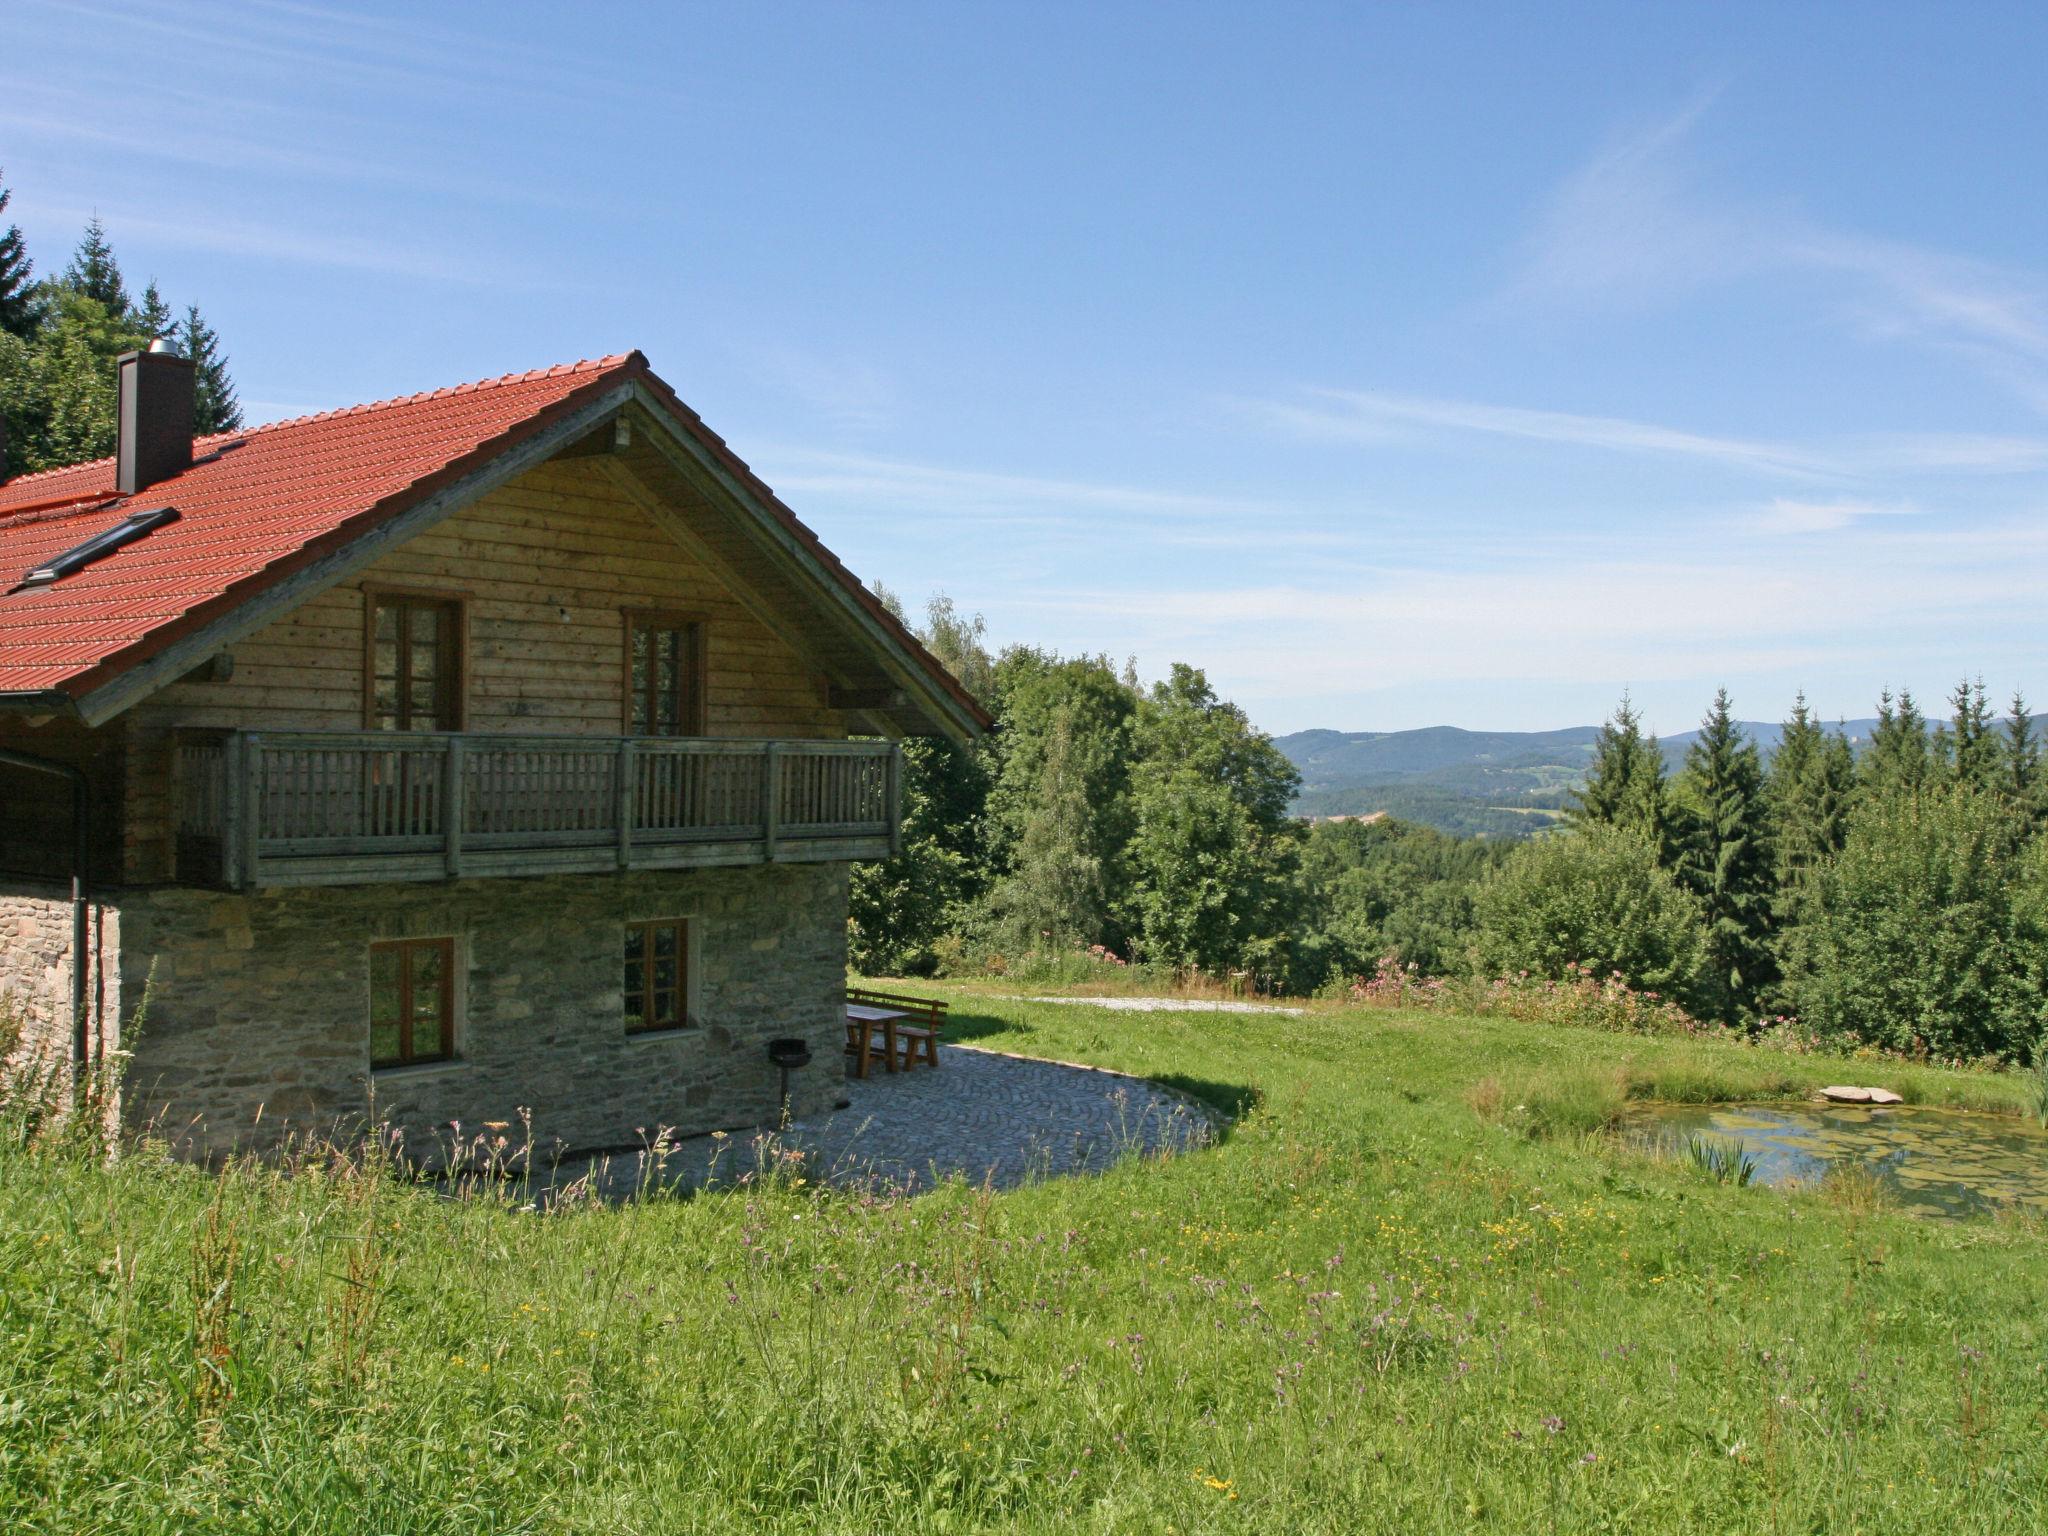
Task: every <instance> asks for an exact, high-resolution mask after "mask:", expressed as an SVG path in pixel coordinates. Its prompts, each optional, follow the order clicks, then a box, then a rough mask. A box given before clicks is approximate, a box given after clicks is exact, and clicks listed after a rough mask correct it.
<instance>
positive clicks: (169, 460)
mask: <svg viewBox="0 0 2048 1536" xmlns="http://www.w3.org/2000/svg"><path fill="white" fill-rule="evenodd" d="M115 363H116V366H117V367H118V368H119V370H120V381H121V390H120V406H119V416H118V419H117V423H116V428H115V438H114V489H115V490H117V491H119V492H120V493H121V494H122V495H123V496H137V495H140V494H141V493H142V492H144V491H146V490H148V489H149V488H150V487H151V486H152V485H155V484H156V483H157V482H158V481H159V480H168V479H170V478H171V476H173V475H175V474H178V473H180V472H181V471H183V470H186V469H189V468H191V466H192V386H193V376H192V364H191V363H190V362H189V361H187V360H186V359H185V358H182V357H180V356H178V349H177V348H176V347H174V346H172V345H171V344H170V343H169V342H168V341H162V340H159V341H156V342H154V343H152V344H151V346H150V349H149V350H148V351H147V352H123V353H122V354H121V355H120V357H119V358H117V359H116V360H115Z"/></svg>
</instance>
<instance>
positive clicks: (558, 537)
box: [119, 459, 845, 880]
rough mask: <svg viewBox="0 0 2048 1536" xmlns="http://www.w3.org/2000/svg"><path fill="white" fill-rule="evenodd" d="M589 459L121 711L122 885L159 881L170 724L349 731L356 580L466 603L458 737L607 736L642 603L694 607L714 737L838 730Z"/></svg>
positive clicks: (698, 513) (727, 598) (558, 468)
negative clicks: (442, 593) (457, 594)
mask: <svg viewBox="0 0 2048 1536" xmlns="http://www.w3.org/2000/svg"><path fill="white" fill-rule="evenodd" d="M602 462H603V461H601V460H587V459H586V460H576V459H569V460H561V461H557V462H554V463H550V464H543V465H541V466H539V467H537V468H535V469H533V470H530V471H528V472H527V473H526V474H525V475H522V476H521V477H520V478H519V479H517V480H515V481H513V482H512V483H511V484H509V485H507V486H504V487H502V488H500V489H499V490H497V491H495V492H493V493H491V494H490V495H488V496H486V497H485V498H484V499H483V500H481V501H479V502H478V503H476V504H475V505H474V506H471V507H467V508H464V509H463V510H462V511H460V512H457V513H454V514H453V515H451V516H450V517H448V518H447V519H446V520H444V521H443V522H441V523H440V524H438V525H437V526H435V527H433V528H431V529H428V530H427V531H425V532H423V533H421V534H418V535H416V536H415V537H414V538H412V539H410V540H408V541H407V542H406V543H405V544H403V545H401V546H399V547H398V548H397V549H394V550H392V551H390V552H389V553H388V554H386V555H385V556H384V557H383V558H381V559H379V560H378V561H376V562H375V563H374V564H372V565H371V566H368V567H366V568H365V569H364V570H363V571H362V572H361V573H360V574H359V575H358V576H356V577H354V578H351V580H349V581H348V582H347V583H345V584H344V585H342V586H339V587H335V588H332V589H330V590H328V591H326V592H323V593H321V594H319V595H318V596H315V597H313V598H311V599H310V600H308V601H307V602H306V603H304V604H302V605H301V606H300V607H299V608H297V609H295V610H293V611H292V612H291V613H289V614H287V615H285V616H284V617H283V618H280V619H278V620H277V621H276V622H274V623H272V624H270V625H268V626H266V627H265V628H264V629H262V630H259V631H258V632H257V633H256V634H254V635H252V636H250V637H249V638H248V639H246V640H244V641H242V642H241V643H240V644H238V645H236V646H235V647H234V657H235V670H234V676H233V677H232V678H231V679H230V680H228V681H227V682H221V683H202V682H180V683H174V684H172V685H171V686H170V687H168V688H165V689H164V690H162V691H161V692H160V693H158V694H156V695H154V696H153V697H151V698H149V699H147V700H145V701H144V702H143V703H141V704H139V705H137V706H136V707H135V708H134V709H133V710H131V711H130V712H129V713H128V715H127V716H126V717H124V721H123V722H122V724H121V725H120V727H119V729H120V730H121V731H122V733H123V735H124V737H125V742H126V747H127V760H128V766H129V772H128V775H127V801H126V804H127V821H128V835H127V839H126V859H125V864H126V873H127V877H128V878H129V879H132V880H155V879H163V878H167V877H168V876H169V874H170V873H171V868H170V855H171V841H172V838H171V826H170V812H171V806H170V772H171V750H170V742H171V733H172V732H173V731H174V730H176V729H178V728H181V727H202V728H239V729H244V730H357V729H360V728H361V726H362V723H363V715H362V708H363V705H362V698H363V694H362V665H363V661H362V658H363V590H362V589H363V587H364V585H365V584H366V583H367V584H369V585H371V586H393V587H408V586H409V587H420V588H433V589H438V590H460V591H462V592H465V593H467V594H468V597H469V602H468V609H469V636H468V673H469V678H468V698H469V716H468V726H469V729H471V730H472V731H491V730H502V731H514V732H521V733H535V732H539V733H554V732H561V733H563V734H569V735H594V736H610V735H616V734H617V733H618V731H619V730H620V728H621V698H622V693H623V688H624V679H623V676H622V670H623V666H624V645H623V630H622V624H623V619H622V618H621V613H622V611H623V610H625V609H629V608H655V609H672V610H688V611H691V612H697V613H702V614H703V615H704V618H705V635H706V645H707V653H708V654H707V671H708V687H707V693H706V706H705V714H706V729H707V731H708V732H709V733H710V734H711V735H713V736H733V737H783V738H822V739H836V738H839V737H842V736H844V735H845V723H844V720H843V717H842V716H841V715H839V714H838V713H836V712H834V711H832V710H830V709H828V708H827V707H826V697H825V683H824V679H822V678H821V677H820V676H819V675H818V674H817V673H816V671H815V670H814V669H813V666H812V665H811V664H810V663H809V662H807V661H806V660H805V659H804V658H802V657H800V656H799V655H798V654H797V652H796V651H795V650H793V649H792V648H791V647H790V645H788V644H787V643H785V641H784V640H783V639H782V638H780V637H779V636H777V635H776V634H774V633H773V632H772V631H770V630H769V629H767V628H766V627H764V626H763V625H762V624H761V623H760V622H759V621H758V620H757V619H755V618H754V617H753V616H752V615H751V614H749V613H748V612H747V610H746V608H745V607H744V606H743V604H742V603H741V602H740V601H739V599H738V598H736V597H735V596H734V595H733V594H732V593H731V592H730V591H729V590H728V589H727V588H726V587H725V586H724V585H723V584H722V583H721V582H720V581H719V580H718V579H717V578H716V577H715V576H713V574H712V573H711V572H710V571H709V570H707V569H706V568H705V567H704V566H703V564H702V563H701V562H699V561H697V560H694V559H692V558H691V557H690V555H688V554H687V553H686V552H685V551H683V550H682V549H681V548H679V547H678V546H677V544H676V542H675V541H674V540H673V539H672V538H670V537H669V536H668V535H667V534H665V533H663V532H662V531H661V529H660V528H659V527H658V526H656V524H655V523H654V522H653V521H652V520H651V519H650V517H649V516H648V514H647V513H646V512H645V511H643V510H642V509H641V508H640V507H639V506H637V505H635V503H634V501H633V499H632V498H631V497H630V496H629V495H628V494H627V493H626V492H625V491H624V490H623V489H622V488H621V487H620V486H619V485H618V484H617V483H615V482H614V481H613V480H612V479H611V477H610V474H609V473H607V472H606V471H604V470H602V469H600V468H599V465H600V464H601V463H602ZM670 505H671V506H673V507H674V510H675V512H676V513H677V514H679V515H681V516H684V517H686V518H687V519H688V520H689V521H690V522H691V523H692V524H695V523H697V522H699V521H703V520H708V519H711V518H712V517H713V514H712V513H711V512H710V511H709V510H708V509H706V508H705V507H704V506H703V505H702V503H701V502H696V501H694V499H691V500H690V501H689V504H687V505H683V504H678V503H676V502H671V503H670ZM562 610H567V613H568V620H567V622H564V621H563V619H562V617H561V612H562ZM790 623H791V625H792V627H794V628H797V629H802V628H803V627H804V624H805V620H804V618H803V616H802V615H792V616H791V620H790Z"/></svg>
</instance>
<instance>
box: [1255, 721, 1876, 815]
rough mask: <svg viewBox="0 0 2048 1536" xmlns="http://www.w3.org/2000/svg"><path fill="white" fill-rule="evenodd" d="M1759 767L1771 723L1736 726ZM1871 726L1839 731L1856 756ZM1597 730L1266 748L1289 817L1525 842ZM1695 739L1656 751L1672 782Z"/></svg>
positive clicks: (1768, 747) (1574, 781) (1304, 741)
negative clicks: (1295, 776)
mask: <svg viewBox="0 0 2048 1536" xmlns="http://www.w3.org/2000/svg"><path fill="white" fill-rule="evenodd" d="M1737 724H1738V725H1739V726H1740V728H1741V730H1742V732H1743V734H1744V735H1746V736H1748V737H1749V738H1750V739H1751V740H1753V741H1755V742H1756V743H1757V746H1758V747H1759V748H1760V749H1761V750H1762V752H1763V754H1764V757H1765V758H1766V760H1768V759H1769V757H1770V755H1771V753H1772V752H1774V751H1775V750H1776V749H1777V746H1778V743H1779V742H1780V741H1781V740H1782V739H1783V737H1784V733H1785V728H1784V726H1783V725H1782V724H1780V723H1778V722H1776V721H1767V720H1743V721H1738V722H1737ZM1876 726H1877V721H1876V720H1875V719H1861V720H1844V721H1838V722H1836V723H1834V724H1831V725H1829V726H1828V727H1827V729H1829V730H1831V731H1840V732H1842V733H1843V734H1844V735H1846V736H1847V737H1848V738H1849V742H1850V744H1851V745H1852V746H1856V747H1860V746H1862V745H1863V744H1864V743H1865V742H1867V741H1868V740H1869V739H1870V733H1871V732H1872V731H1873V730H1874V729H1875V728H1876ZM1600 729H1601V728H1600V727H1599V726H1597V725H1571V726H1564V727H1562V728H1559V729H1556V730H1548V731H1481V730H1470V729H1467V728H1466V727H1463V726H1455V725H1431V726H1422V727H1419V728H1417V729H1414V730H1406V731H1338V730H1331V729H1327V728H1313V729H1310V730H1305V731H1293V732H1290V733H1289V734H1287V735H1285V736H1276V737H1274V738H1273V744H1274V745H1275V746H1276V747H1278V748H1279V749H1280V750H1281V752H1283V753H1284V754H1286V756H1287V758H1288V760H1289V761H1290V762H1292V763H1293V764H1294V766H1295V767H1296V768H1297V769H1299V770H1300V772H1301V779H1302V785H1301V791H1300V793H1299V794H1298V795H1297V796H1296V797H1295V804H1294V809H1295V813H1296V814H1297V815H1301V816H1309V817H1322V816H1355V815H1364V814H1367V813H1370V812H1372V811H1385V812H1387V813H1388V814H1389V815H1391V816H1396V817H1399V818H1401V819H1403V820H1408V821H1419V822H1422V823H1423V824H1425V825H1427V826H1433V827H1436V828H1438V829H1439V830H1441V831H1445V832H1452V833H1457V834H1459V835H1463V836H1488V837H1501V838H1515V837H1527V836H1529V835H1530V834H1531V833H1532V832H1535V831H1537V830H1540V829H1541V828H1542V827H1543V826H1544V825H1547V824H1548V823H1550V822H1552V821H1554V820H1555V819H1556V817H1557V814H1558V813H1559V812H1561V811H1562V810H1563V809H1564V808H1565V807H1566V806H1567V805H1569V803H1570V793H1571V791H1572V789H1574V788H1575V787H1576V786H1577V785H1578V784H1579V783H1580V781H1581V780H1582V779H1583V778H1584V776H1585V772H1586V769H1587V768H1588V767H1589V766H1590V765H1591V763H1592V761H1593V750H1594V745H1595V743H1596V742H1597V741H1598V740H1599V736H1600ZM1698 736H1699V732H1698V731H1697V730H1691V731H1683V732H1680V733H1678V734H1676V735H1672V736H1667V737H1663V738H1661V739H1660V740H1659V745H1660V747H1661V748H1662V749H1663V752H1664V760H1665V763H1666V764H1667V766H1668V767H1669V768H1670V769H1671V770H1672V771H1673V772H1676V771H1677V769H1678V768H1679V767H1680V766H1681V765H1682V764H1683V763H1684V761H1685V753H1686V749H1687V748H1688V747H1690V746H1691V745H1692V743H1693V741H1694V740H1695V739H1697V737H1698Z"/></svg>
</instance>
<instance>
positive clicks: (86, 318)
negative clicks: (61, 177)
mask: <svg viewBox="0 0 2048 1536" xmlns="http://www.w3.org/2000/svg"><path fill="white" fill-rule="evenodd" d="M12 198H13V192H12V191H11V190H10V189H9V188H8V187H7V185H6V183H5V180H4V173H0V219H4V218H5V216H6V213H7V205H8V203H9V202H10V201H11V200H12ZM159 340H163V341H169V342H170V343H172V344H173V345H174V346H176V347H177V349H178V351H179V353H180V354H181V355H183V356H185V357H188V358H190V359H191V360H192V364H193V369H194V380H193V383H194V390H193V393H194V422H193V425H194V429H195V430H196V432H197V433H198V435H200V436H202V437H204V436H205V435H207V434H208V433H212V432H232V431H234V430H235V429H237V428H238V427H240V426H241V425H242V408H241V405H240V403H239V402H238V401H237V400H236V398H235V385H234V380H233V378H232V377H231V376H230V375H229V372H228V359H227V355H226V353H225V352H224V351H223V349H222V345H221V339H220V337H219V335H218V334H217V333H216V332H215V331H214V329H213V327H211V326H210V325H208V324H207V323H206V318H205V316H203V315H202V314H201V313H200V311H199V306H198V305H197V304H188V305H186V306H185V308H184V310H183V311H182V312H180V311H178V310H175V309H173V308H172V306H171V304H170V302H169V301H168V300H166V299H165V298H164V296H163V294H162V293H161V292H160V291H159V290H158V288H157V285H156V282H155V281H154V280H153V279H152V280H151V281H150V282H148V283H147V284H145V285H144V287H143V290H142V293H141V294H140V296H135V295H131V294H130V293H129V291H128V283H127V280H126V279H125V278H124V277H123V276H122V274H121V264H120V262H119V260H118V259H117V258H116V257H115V255H114V249H113V246H112V245H111V244H110V243H109V241H108V239H107V232H106V228H105V226H104V225H102V224H101V223H100V221H99V219H98V218H94V219H92V220H91V221H90V222H88V223H87V225H86V227H85V232H84V234H83V235H82V236H81V237H80V239H79V242H78V247H77V249H76V250H75V251H73V252H72V255H71V260H70V262H69V263H68V264H67V265H66V266H65V267H64V269H63V270H62V271H61V272H59V273H58V274H57V275H56V276H55V277H46V278H41V279H38V278H37V277H36V267H35V262H34V260H33V259H32V258H31V256H30V255H29V251H28V245H27V241H26V240H25V239H24V237H23V235H22V232H21V227H20V226H19V225H18V224H7V225H5V226H4V227H0V419H4V421H5V424H6V434H5V438H4V441H0V451H4V460H0V473H4V474H5V475H18V474H30V473H33V472H35V471H37V470H43V469H56V468H59V467H61V466H62V465H66V464H77V463H81V462H83V461H86V460H89V459H98V458H104V457H106V456H107V455H108V454H111V453H112V452H113V451H114V405H115V374H114V366H113V364H114V359H115V358H116V357H118V356H120V354H121V353H123V352H129V351H134V350H138V349H145V348H147V347H148V346H149V345H150V344H151V343H152V342H155V341H159Z"/></svg>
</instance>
